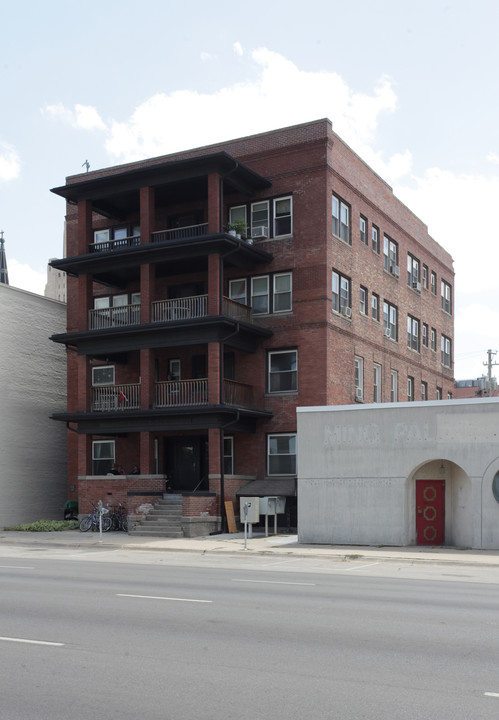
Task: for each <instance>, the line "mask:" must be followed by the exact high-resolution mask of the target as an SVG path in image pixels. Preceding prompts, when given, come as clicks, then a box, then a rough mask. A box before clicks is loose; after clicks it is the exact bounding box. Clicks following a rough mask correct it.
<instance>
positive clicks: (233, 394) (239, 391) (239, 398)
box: [223, 380, 255, 410]
mask: <svg viewBox="0 0 499 720" xmlns="http://www.w3.org/2000/svg"><path fill="white" fill-rule="evenodd" d="M223 387H224V397H223V402H224V403H225V405H232V406H234V407H243V408H248V409H250V410H251V409H254V407H255V403H254V394H253V387H252V386H251V385H244V384H243V383H238V382H235V381H234V380H224V385H223Z"/></svg>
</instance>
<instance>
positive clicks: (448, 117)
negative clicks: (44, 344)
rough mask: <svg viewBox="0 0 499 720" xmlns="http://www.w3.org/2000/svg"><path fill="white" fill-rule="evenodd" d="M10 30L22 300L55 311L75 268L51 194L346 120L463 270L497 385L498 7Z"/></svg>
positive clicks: (3, 143) (464, 355) (17, 23)
mask: <svg viewBox="0 0 499 720" xmlns="http://www.w3.org/2000/svg"><path fill="white" fill-rule="evenodd" d="M0 26H1V27H2V39H1V42H0V91H1V94H0V103H1V104H0V230H3V231H4V237H5V250H6V255H7V264H8V271H9V282H10V284H11V285H13V286H15V287H19V288H22V289H25V290H29V291H31V292H37V293H41V294H43V291H44V287H45V283H46V276H47V262H48V260H49V259H50V258H54V257H62V255H63V229H64V211H65V207H64V201H63V200H62V198H60V197H58V196H56V195H54V194H53V193H51V192H50V188H53V187H57V186H60V185H63V184H64V183H65V178H66V177H67V176H68V175H74V174H77V173H80V172H83V171H84V167H83V165H84V163H85V161H87V160H88V162H89V163H90V169H91V170H97V169H99V168H103V167H109V166H112V165H117V164H120V163H124V162H129V161H132V160H137V159H140V158H145V157H154V156H157V155H163V154H166V153H170V152H175V151H177V150H184V149H188V148H192V147H198V146H202V145H205V144H209V143H213V142H219V141H223V140H230V139H233V138H237V137H243V136H245V135H249V134H253V133H258V132H265V131H268V130H273V129H276V128H279V127H286V126H289V125H294V124H296V123H300V122H308V121H312V120H317V119H319V118H323V117H328V118H329V119H330V120H331V121H332V123H333V129H334V130H335V132H337V133H338V134H339V135H340V137H341V138H342V139H343V140H344V141H345V142H347V143H348V144H349V145H350V147H352V149H353V150H355V151H356V152H357V153H358V154H359V155H360V156H361V157H362V158H363V159H364V160H365V161H366V162H367V163H368V164H369V165H370V166H371V167H372V168H373V169H374V170H375V171H376V172H377V173H378V174H379V175H381V177H383V179H384V180H386V181H387V182H388V183H389V184H390V185H391V186H392V187H393V189H394V192H395V194H396V196H397V197H398V198H399V199H400V200H401V201H402V202H404V203H405V204H406V205H407V206H408V207H409V208H410V209H411V210H412V211H413V212H414V213H415V214H416V215H418V217H420V218H421V220H422V221H423V222H425V223H426V224H427V225H428V229H429V232H430V235H431V236H432V237H433V238H434V239H435V240H436V241H437V242H438V243H440V244H441V245H442V246H443V247H444V248H445V249H446V250H448V251H449V252H450V254H451V255H452V257H453V259H454V269H455V272H456V279H455V307H454V311H455V343H454V360H455V377H456V378H457V379H465V378H477V377H479V376H481V375H483V374H485V373H486V372H487V368H486V367H485V363H486V360H487V350H489V349H490V350H492V351H494V352H495V351H497V350H499V306H498V302H497V300H498V282H497V279H496V276H497V268H499V242H498V240H499V238H498V234H499V223H498V222H497V207H498V205H499V134H498V128H499V80H498V69H499V42H498V41H497V28H498V27H499V3H498V2H497V0H475V2H474V3H473V5H472V6H470V4H469V2H464V1H463V0H418V2H409V0H349V1H348V2H344V0H342V1H341V2H340V1H339V0H307V2H306V3H302V2H296V1H295V0H287V2H282V1H281V0H272V1H271V2H268V0H266V1H265V2H263V1H261V0H253V2H252V3H251V4H249V5H247V6H245V5H244V4H242V3H235V2H233V0H231V1H227V0H212V2H210V3H202V2H200V0H197V1H196V2H195V1H193V0H183V2H179V0H175V1H172V0H141V2H140V3H137V2H134V1H132V0H99V1H96V0H85V1H84V2H83V0H74V1H73V2H72V3H67V2H66V0H65V1H64V2H62V1H61V0H45V2H43V3H38V2H35V0H18V1H17V2H16V3H12V2H11V0H8V2H7V0H0ZM492 357H493V360H494V362H496V361H497V362H499V354H498V355H497V356H496V355H493V356H492ZM495 374H497V375H499V371H498V372H497V373H495V368H493V375H495Z"/></svg>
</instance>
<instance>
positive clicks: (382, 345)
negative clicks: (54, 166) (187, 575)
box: [51, 119, 454, 534]
mask: <svg viewBox="0 0 499 720" xmlns="http://www.w3.org/2000/svg"><path fill="white" fill-rule="evenodd" d="M53 192H55V193H56V194H58V195H60V196H61V197H63V198H65V199H66V201H67V218H66V222H67V257H66V258H64V259H60V260H55V261H52V263H51V264H52V266H53V267H55V268H57V269H60V270H63V271H65V272H67V273H68V286H67V289H68V320H67V332H66V333H64V334H59V335H55V336H53V340H55V341H56V342H59V343H64V344H65V345H66V347H67V355H68V378H69V380H68V406H67V412H65V413H61V414H58V415H57V416H55V417H56V418H57V419H59V420H63V421H65V422H66V423H67V425H68V429H69V432H68V449H69V470H68V473H69V474H68V485H69V496H70V497H78V498H79V501H80V511H85V510H86V509H87V508H88V503H89V502H90V501H95V500H97V499H99V497H102V499H103V500H108V499H112V500H113V501H118V500H119V501H122V502H124V503H126V504H127V505H128V508H129V511H130V512H132V513H134V512H135V513H136V512H140V509H141V508H143V507H144V504H147V503H150V504H154V501H155V498H158V497H162V493H163V492H164V490H165V478H166V479H167V482H168V484H169V488H170V490H173V492H174V493H175V494H179V495H182V498H183V501H182V502H183V505H182V508H183V509H182V515H183V517H184V520H185V524H184V532H186V534H195V532H196V530H195V529H194V523H195V520H196V518H197V519H198V520H199V519H200V518H203V519H204V521H206V522H208V524H209V523H210V522H211V525H210V527H212V528H213V529H215V528H216V527H218V523H219V522H220V520H219V518H220V517H221V516H222V510H223V506H222V497H223V500H233V501H234V500H236V498H237V495H238V492H239V493H240V494H244V495H282V496H286V497H287V509H288V513H289V516H290V517H291V522H293V508H295V507H296V497H295V495H296V490H295V487H296V483H295V480H296V407H297V406H320V405H337V404H350V403H355V402H364V403H372V402H397V401H406V400H421V399H423V400H425V399H431V400H435V399H438V398H448V397H451V393H452V390H453V386H454V379H453V369H452V368H453V360H452V355H453V284H454V272H453V267H452V258H451V257H450V255H449V254H448V253H447V252H446V251H445V250H444V249H443V248H442V247H440V246H439V245H438V244H437V243H436V242H435V241H434V240H433V239H432V238H431V237H430V236H429V235H428V230H427V227H426V226H425V225H424V224H423V223H422V222H421V221H420V220H419V219H418V218H417V217H415V215H414V214H413V213H412V212H411V211H410V210H409V209H408V208H407V207H405V206H404V205H403V204H402V203H401V202H400V201H399V200H397V199H396V198H395V197H394V195H393V192H392V190H391V188H390V187H389V186H388V185H387V184H386V183H385V182H384V181H383V180H382V179H381V178H380V177H379V176H378V175H376V174H375V173H374V172H373V171H372V170H371V169H370V168H369V167H368V166H367V165H366V164H365V163H364V162H363V161H362V160H361V159H360V158H359V157H358V156H357V155H356V154H355V153H354V152H352V150H351V149H350V148H349V147H348V146H347V145H345V143H344V142H343V141H342V140H341V139H340V138H339V137H338V136H337V135H336V134H335V133H334V132H333V130H332V126H331V123H330V121H329V120H327V119H323V120H318V121H315V122H311V123H306V124H303V125H298V126H294V127H289V128H284V129H281V130H276V131H272V132H267V133H263V134H259V135H254V136H251V137H246V138H241V139H238V140H232V141H228V142H224V143H219V144H216V145H211V146H208V147H202V148H196V149H193V150H189V151H186V152H180V153H175V154H173V155H168V156H164V157H159V158H154V159H149V160H145V161H140V162H135V163H130V164H127V165H122V166H118V167H112V168H108V169H105V170H99V171H94V172H89V173H86V174H80V175H77V176H72V177H69V178H67V181H66V185H64V186H62V187H58V188H55V189H54V190H53ZM234 230H238V231H239V232H238V234H236V235H234ZM113 462H116V463H118V464H119V465H122V466H123V468H124V469H125V471H126V472H127V473H128V472H129V470H130V469H131V468H132V467H133V466H134V465H137V466H139V468H140V474H138V475H130V474H127V475H125V476H123V475H122V476H116V477H112V476H107V475H106V473H107V472H108V471H109V470H110V468H111V465H112V463H113ZM241 488H244V489H243V490H242V493H241ZM237 508H238V506H237V505H236V512H237ZM189 518H190V523H191V525H190V526H189V527H188V525H189ZM201 527H202V528H203V530H204V531H205V530H206V524H204V525H199V528H201Z"/></svg>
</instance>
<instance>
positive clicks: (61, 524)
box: [4, 520, 78, 532]
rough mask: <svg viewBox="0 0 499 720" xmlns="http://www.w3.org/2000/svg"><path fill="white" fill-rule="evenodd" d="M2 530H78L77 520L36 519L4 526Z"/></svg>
mask: <svg viewBox="0 0 499 720" xmlns="http://www.w3.org/2000/svg"><path fill="white" fill-rule="evenodd" d="M4 530H22V531H24V532H53V531H54V530H78V520H37V521H36V522H32V523H26V524H23V525H16V526H15V527H6V528H4Z"/></svg>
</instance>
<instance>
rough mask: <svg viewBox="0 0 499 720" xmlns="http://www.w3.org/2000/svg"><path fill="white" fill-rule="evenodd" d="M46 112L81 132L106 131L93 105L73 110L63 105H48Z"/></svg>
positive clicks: (75, 107)
mask: <svg viewBox="0 0 499 720" xmlns="http://www.w3.org/2000/svg"><path fill="white" fill-rule="evenodd" d="M44 112H46V113H47V114H48V115H51V116H52V117H54V118H57V119H59V120H62V121H63V122H64V123H66V124H67V125H71V127H74V128H77V129H80V130H105V129H106V125H105V123H104V122H103V120H102V118H101V117H100V115H99V113H98V112H97V110H96V109H95V108H94V107H92V106H91V105H78V104H76V105H75V106H74V109H73V110H71V109H70V108H67V107H66V106H65V105H63V104H62V103H56V104H55V105H46V107H45V109H44Z"/></svg>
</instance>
